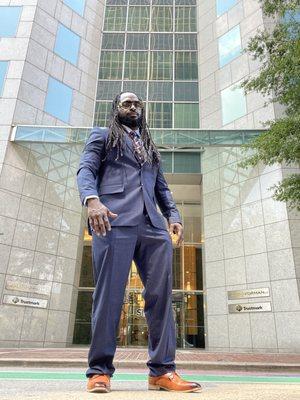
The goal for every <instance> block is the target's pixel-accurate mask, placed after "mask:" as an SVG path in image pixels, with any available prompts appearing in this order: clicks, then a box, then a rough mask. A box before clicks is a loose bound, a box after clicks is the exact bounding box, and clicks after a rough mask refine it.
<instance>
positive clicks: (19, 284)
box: [5, 279, 51, 295]
mask: <svg viewBox="0 0 300 400" xmlns="http://www.w3.org/2000/svg"><path fill="white" fill-rule="evenodd" d="M5 287H6V289H8V290H16V291H20V292H31V293H37V294H45V295H50V292H51V282H45V283H30V282H26V281H25V282H24V281H23V280H21V279H14V280H7V281H6V285H5Z"/></svg>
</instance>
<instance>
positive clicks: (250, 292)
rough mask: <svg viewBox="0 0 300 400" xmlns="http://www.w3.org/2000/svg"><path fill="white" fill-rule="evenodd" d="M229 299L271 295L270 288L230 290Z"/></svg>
mask: <svg viewBox="0 0 300 400" xmlns="http://www.w3.org/2000/svg"><path fill="white" fill-rule="evenodd" d="M227 296H228V300H235V299H250V298H252V297H269V296H270V290H269V288H258V289H244V290H229V291H228V292H227Z"/></svg>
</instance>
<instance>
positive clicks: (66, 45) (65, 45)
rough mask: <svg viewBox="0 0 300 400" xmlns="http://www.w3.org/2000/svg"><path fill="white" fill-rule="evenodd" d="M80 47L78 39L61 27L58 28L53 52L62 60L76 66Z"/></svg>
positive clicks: (68, 30)
mask: <svg viewBox="0 0 300 400" xmlns="http://www.w3.org/2000/svg"><path fill="white" fill-rule="evenodd" d="M79 46H80V37H79V36H78V35H76V34H75V33H74V32H72V31H71V30H70V29H68V28H66V27H65V26H63V25H59V26H58V31H57V35H56V42H55V47H54V52H55V53H56V54H58V55H59V56H61V57H62V58H63V59H64V60H67V61H69V62H70V63H72V64H74V65H76V64H77V61H78V53H79Z"/></svg>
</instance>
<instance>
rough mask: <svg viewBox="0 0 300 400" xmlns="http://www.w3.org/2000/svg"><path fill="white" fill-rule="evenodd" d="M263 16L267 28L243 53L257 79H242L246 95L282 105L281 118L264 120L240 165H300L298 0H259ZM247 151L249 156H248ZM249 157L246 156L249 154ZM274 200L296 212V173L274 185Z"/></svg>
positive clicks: (299, 199)
mask: <svg viewBox="0 0 300 400" xmlns="http://www.w3.org/2000/svg"><path fill="white" fill-rule="evenodd" d="M260 2H261V3H262V9H263V13H264V14H265V15H266V16H267V17H270V18H272V20H273V21H274V25H273V26H272V28H271V29H265V30H263V31H259V32H258V33H257V34H256V35H255V36H254V37H252V38H251V39H250V41H249V42H248V44H247V47H246V48H245V50H244V51H245V52H247V53H249V54H251V55H252V57H253V58H254V59H255V60H259V61H260V63H261V68H260V71H259V73H258V75H256V76H254V77H251V76H250V77H249V78H247V79H245V80H244V81H243V82H242V84H241V86H242V87H243V88H244V90H245V92H246V93H248V92H251V91H257V92H260V93H262V94H263V95H265V96H266V97H267V98H268V100H267V102H274V103H279V104H281V105H282V106H284V116H283V117H281V118H280V119H277V120H275V121H268V122H266V123H265V126H266V127H268V130H267V131H265V132H264V133H262V134H261V135H260V136H258V137H256V138H255V139H254V140H253V141H251V142H250V143H248V144H246V145H245V146H244V151H245V153H246V154H247V156H246V158H245V159H244V161H243V162H241V163H240V166H242V167H249V166H254V165H256V164H258V163H259V162H263V163H264V164H266V165H272V164H274V163H283V165H287V166H296V167H299V165H300V114H299V111H300V23H299V17H300V12H299V10H300V0H260ZM249 150H250V153H249V152H248V151H249ZM249 154H250V155H249ZM270 189H273V190H274V198H275V199H276V200H279V201H285V202H286V203H287V204H288V205H289V207H291V208H297V209H298V210H300V175H299V173H297V172H295V173H291V174H289V175H288V176H286V177H285V178H283V180H282V181H281V182H280V183H279V184H278V185H275V186H272V188H270Z"/></svg>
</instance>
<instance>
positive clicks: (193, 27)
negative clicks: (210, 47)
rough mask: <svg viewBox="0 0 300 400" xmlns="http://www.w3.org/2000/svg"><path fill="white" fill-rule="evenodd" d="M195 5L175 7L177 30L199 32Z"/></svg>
mask: <svg viewBox="0 0 300 400" xmlns="http://www.w3.org/2000/svg"><path fill="white" fill-rule="evenodd" d="M196 15H197V12H196V8H195V7H176V9H175V21H176V22H175V31H176V32H197V20H196Z"/></svg>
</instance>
